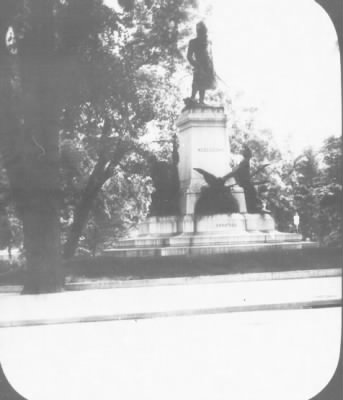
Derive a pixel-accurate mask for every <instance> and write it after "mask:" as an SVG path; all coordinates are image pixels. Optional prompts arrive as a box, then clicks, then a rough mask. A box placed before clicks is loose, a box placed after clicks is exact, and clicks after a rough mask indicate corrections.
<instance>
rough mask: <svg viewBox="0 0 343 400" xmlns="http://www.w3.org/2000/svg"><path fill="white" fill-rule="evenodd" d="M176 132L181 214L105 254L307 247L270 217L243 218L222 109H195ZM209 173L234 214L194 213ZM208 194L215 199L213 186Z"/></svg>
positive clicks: (145, 226)
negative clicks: (234, 205)
mask: <svg viewBox="0 0 343 400" xmlns="http://www.w3.org/2000/svg"><path fill="white" fill-rule="evenodd" d="M177 128H178V140H179V164H178V173H179V179H180V197H179V202H180V204H179V205H180V214H179V215H174V216H159V217H157V216H156V217H153V216H152V217H149V218H147V219H146V221H144V222H143V223H141V224H140V225H139V227H138V236H137V235H136V236H135V237H131V238H127V239H124V240H120V241H119V243H118V245H117V247H116V248H114V249H110V250H107V251H106V252H107V253H112V254H115V255H117V256H133V257H140V256H171V255H187V254H188V255H190V254H204V255H205V254H216V253H228V252H235V251H251V250H261V249H269V248H270V249H273V250H274V249H275V248H277V247H282V248H301V247H303V246H309V245H311V244H309V243H308V242H307V243H306V242H302V241H301V235H299V234H296V233H282V232H278V231H277V230H276V229H275V222H274V219H273V217H272V216H271V215H269V214H265V213H258V212H255V213H247V207H246V201H245V194H244V191H243V189H242V187H240V186H239V185H237V182H236V181H235V178H233V177H232V178H229V179H228V180H227V181H226V178H225V176H226V175H228V173H229V172H230V154H231V153H230V143H229V135H228V118H227V115H226V114H225V112H224V108H223V107H208V106H204V105H201V106H200V105H199V106H195V105H194V104H193V105H192V107H189V108H186V109H185V110H184V111H183V112H182V114H181V116H180V118H179V119H178V121H177ZM195 169H197V170H198V171H197V170H195ZM199 170H200V173H199ZM204 173H205V175H204ZM207 173H209V174H210V175H211V176H212V180H214V182H218V183H219V186H218V188H219V189H220V190H228V191H229V193H230V195H232V196H233V198H234V199H236V202H237V205H238V207H237V208H238V211H237V212H230V213H224V214H223V213H220V212H215V213H212V214H209V215H204V214H202V215H199V214H197V213H196V206H197V202H198V201H199V199H200V196H201V194H202V191H203V188H206V185H207V183H208V182H207V181H206V174H207ZM229 175H232V174H229ZM222 177H223V178H225V179H221V178H222ZM225 185H226V186H225ZM212 189H213V190H212ZM212 189H211V190H212V192H211V193H214V194H215V193H216V186H213V188H212ZM224 200H225V197H224Z"/></svg>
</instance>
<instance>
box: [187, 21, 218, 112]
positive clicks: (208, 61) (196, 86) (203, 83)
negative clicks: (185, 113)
mask: <svg viewBox="0 0 343 400" xmlns="http://www.w3.org/2000/svg"><path fill="white" fill-rule="evenodd" d="M196 31H197V37H196V38H195V39H192V40H191V41H190V42H189V45H188V52H187V59H188V61H189V62H190V64H191V65H192V66H193V68H194V73H193V84H192V95H191V97H190V99H186V100H185V103H186V105H190V106H191V105H193V104H196V100H195V97H196V95H197V93H198V92H199V103H200V104H201V105H203V104H204V99H205V91H206V90H208V89H214V88H215V86H216V77H215V72H214V68H213V61H212V54H211V44H210V42H209V41H208V39H207V28H206V25H205V24H204V23H203V22H199V23H198V24H197V25H196Z"/></svg>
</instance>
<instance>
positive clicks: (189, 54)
mask: <svg viewBox="0 0 343 400" xmlns="http://www.w3.org/2000/svg"><path fill="white" fill-rule="evenodd" d="M187 60H188V61H189V63H190V64H191V65H192V66H193V67H195V66H196V65H197V62H196V60H195V58H194V44H193V41H192V40H191V41H190V42H189V45H188V51H187Z"/></svg>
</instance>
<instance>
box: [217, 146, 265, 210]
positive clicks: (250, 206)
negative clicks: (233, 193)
mask: <svg viewBox="0 0 343 400" xmlns="http://www.w3.org/2000/svg"><path fill="white" fill-rule="evenodd" d="M242 156H243V160H242V161H241V162H240V163H239V165H238V166H237V167H236V168H235V169H234V170H233V171H231V172H230V173H229V174H227V175H226V176H225V179H226V180H227V179H229V178H235V181H236V183H237V185H239V186H241V187H242V188H243V190H244V197H245V202H246V206H247V211H248V213H263V214H265V213H267V214H269V213H270V211H269V210H267V209H266V208H265V205H264V204H263V203H262V201H261V199H259V197H258V196H257V191H256V189H255V186H254V185H256V184H257V183H255V182H253V181H252V179H251V178H252V177H251V173H250V159H251V157H252V153H251V150H250V149H249V147H247V146H245V147H244V149H243V152H242ZM268 165H269V164H265V165H263V166H262V167H261V168H260V169H259V170H261V169H264V168H265V167H266V166H268Z"/></svg>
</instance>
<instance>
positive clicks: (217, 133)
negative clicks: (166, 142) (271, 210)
mask: <svg viewBox="0 0 343 400" xmlns="http://www.w3.org/2000/svg"><path fill="white" fill-rule="evenodd" d="M227 123H228V119H227V115H226V114H225V112H224V108H223V107H206V106H202V107H197V108H195V107H194V108H189V109H186V110H184V111H183V113H182V114H181V116H180V118H179V119H178V121H177V123H176V126H177V128H178V139H179V156H180V161H179V165H178V172H179V179H180V211H181V214H182V215H187V214H191V215H193V214H194V211H195V205H196V202H197V200H198V199H199V196H200V192H201V188H202V187H203V186H204V184H205V182H204V179H203V177H202V176H201V175H200V174H199V173H198V172H197V171H195V170H194V168H201V169H204V170H206V171H208V172H210V173H211V174H213V175H215V176H219V177H220V176H224V175H225V174H227V173H228V171H229V170H230V143H229V135H228V126H227ZM231 182H232V181H231ZM229 183H230V182H229ZM233 193H234V196H235V197H236V199H237V201H238V203H239V211H240V212H246V205H245V201H244V195H242V190H241V189H240V188H238V187H235V188H234V189H233Z"/></svg>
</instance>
